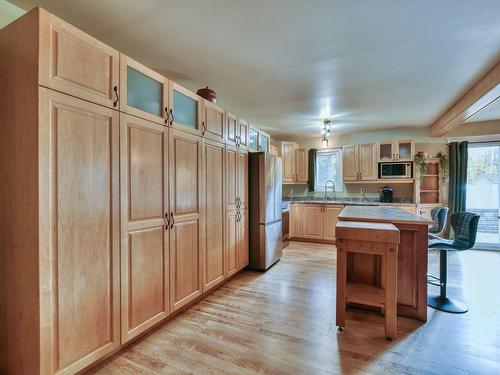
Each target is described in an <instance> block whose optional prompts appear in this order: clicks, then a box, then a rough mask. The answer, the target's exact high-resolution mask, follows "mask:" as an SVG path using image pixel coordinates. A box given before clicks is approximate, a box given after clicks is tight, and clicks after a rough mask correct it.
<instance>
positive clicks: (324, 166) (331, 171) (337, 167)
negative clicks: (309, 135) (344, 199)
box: [314, 149, 342, 191]
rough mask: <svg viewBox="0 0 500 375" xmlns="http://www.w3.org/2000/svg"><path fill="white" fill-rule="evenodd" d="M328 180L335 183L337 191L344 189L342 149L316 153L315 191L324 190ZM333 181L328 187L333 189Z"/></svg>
mask: <svg viewBox="0 0 500 375" xmlns="http://www.w3.org/2000/svg"><path fill="white" fill-rule="evenodd" d="M328 180H332V181H333V182H334V183H335V191H342V151H341V150H340V149H335V150H327V151H318V152H317V154H316V174H315V181H314V190H315V191H324V190H325V184H326V182H327V181H328ZM330 184H331V183H329V186H328V188H329V189H331V185H330Z"/></svg>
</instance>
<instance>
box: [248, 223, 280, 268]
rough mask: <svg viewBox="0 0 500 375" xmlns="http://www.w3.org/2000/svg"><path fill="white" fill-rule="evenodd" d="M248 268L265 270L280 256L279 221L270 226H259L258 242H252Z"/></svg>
mask: <svg viewBox="0 0 500 375" xmlns="http://www.w3.org/2000/svg"><path fill="white" fill-rule="evenodd" d="M252 242H253V243H252V246H251V248H250V268H252V269H257V270H266V269H268V268H269V267H271V266H272V265H273V264H274V263H276V262H277V261H278V260H279V259H280V258H281V255H282V246H281V220H279V221H276V222H274V223H272V224H267V225H259V240H258V241H252Z"/></svg>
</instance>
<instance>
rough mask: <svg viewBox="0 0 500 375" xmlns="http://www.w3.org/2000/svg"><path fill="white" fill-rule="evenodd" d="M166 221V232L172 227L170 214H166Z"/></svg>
mask: <svg viewBox="0 0 500 375" xmlns="http://www.w3.org/2000/svg"><path fill="white" fill-rule="evenodd" d="M165 219H167V225H166V226H165V230H168V228H169V227H170V217H169V216H168V212H165Z"/></svg>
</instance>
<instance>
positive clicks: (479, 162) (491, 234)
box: [466, 142, 500, 250]
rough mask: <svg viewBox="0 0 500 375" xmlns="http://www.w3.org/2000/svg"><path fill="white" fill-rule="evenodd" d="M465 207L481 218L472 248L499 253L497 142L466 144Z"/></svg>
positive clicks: (499, 150)
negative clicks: (467, 147) (467, 154)
mask: <svg viewBox="0 0 500 375" xmlns="http://www.w3.org/2000/svg"><path fill="white" fill-rule="evenodd" d="M466 206H467V211H470V212H474V213H477V214H478V215H480V216H481V218H480V219H479V225H478V231H477V239H476V246H475V248H476V249H494V250H500V142H488V143H472V144H469V158H468V164H467V201H466Z"/></svg>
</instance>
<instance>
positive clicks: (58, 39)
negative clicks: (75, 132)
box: [39, 9, 120, 108]
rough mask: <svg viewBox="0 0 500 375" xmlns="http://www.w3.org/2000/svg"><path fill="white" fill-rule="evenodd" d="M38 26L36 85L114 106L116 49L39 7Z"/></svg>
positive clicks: (117, 73)
mask: <svg viewBox="0 0 500 375" xmlns="http://www.w3.org/2000/svg"><path fill="white" fill-rule="evenodd" d="M39 25H40V26H39V41H40V45H39V51H40V52H39V54H40V64H39V84H40V85H42V86H46V87H49V88H51V89H54V90H57V91H61V92H64V93H67V94H70V95H72V96H75V97H79V98H82V99H85V100H88V101H90V102H94V103H97V104H101V105H103V106H106V107H111V108H118V92H119V89H118V87H119V57H120V54H119V52H118V51H116V50H115V49H113V48H111V47H109V46H107V45H106V44H104V43H101V42H100V41H98V40H97V39H95V38H93V37H91V36H90V35H88V34H87V33H84V32H83V31H81V30H78V29H77V28H76V27H74V26H72V25H70V24H68V23H66V22H64V21H63V20H61V19H59V18H57V17H55V16H53V15H51V14H49V13H48V12H46V11H44V10H43V9H40V24H39Z"/></svg>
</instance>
